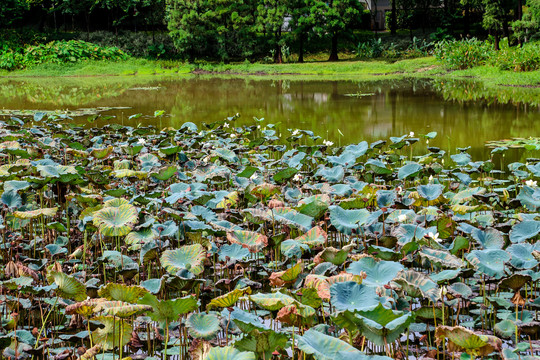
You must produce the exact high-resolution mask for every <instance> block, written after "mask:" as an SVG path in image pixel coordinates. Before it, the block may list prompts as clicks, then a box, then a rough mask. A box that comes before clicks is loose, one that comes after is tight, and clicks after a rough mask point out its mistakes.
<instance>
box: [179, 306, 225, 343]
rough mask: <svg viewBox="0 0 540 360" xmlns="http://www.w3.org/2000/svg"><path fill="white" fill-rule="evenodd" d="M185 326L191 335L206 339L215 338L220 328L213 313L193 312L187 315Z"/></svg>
mask: <svg viewBox="0 0 540 360" xmlns="http://www.w3.org/2000/svg"><path fill="white" fill-rule="evenodd" d="M186 326H187V328H188V331H189V334H190V335H191V336H193V337H194V338H196V339H206V340H211V339H213V338H215V337H216V334H217V333H218V331H219V329H220V326H219V319H218V317H217V316H216V315H213V314H198V313H193V314H191V315H189V316H188V318H187V320H186Z"/></svg>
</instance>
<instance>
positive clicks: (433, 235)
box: [426, 231, 442, 243]
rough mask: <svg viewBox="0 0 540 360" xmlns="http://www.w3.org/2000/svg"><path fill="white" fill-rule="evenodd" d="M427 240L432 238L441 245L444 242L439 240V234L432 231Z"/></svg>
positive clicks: (427, 235)
mask: <svg viewBox="0 0 540 360" xmlns="http://www.w3.org/2000/svg"><path fill="white" fill-rule="evenodd" d="M426 237H427V238H430V239H432V240H434V241H436V242H438V243H440V242H441V241H442V240H441V239H439V233H435V234H434V233H432V232H431V231H430V232H428V233H427V234H426Z"/></svg>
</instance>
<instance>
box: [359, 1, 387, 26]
mask: <svg viewBox="0 0 540 360" xmlns="http://www.w3.org/2000/svg"><path fill="white" fill-rule="evenodd" d="M360 2H361V3H363V4H364V5H365V6H366V9H368V10H369V11H371V28H372V29H373V30H384V29H386V13H387V12H389V11H392V2H391V0H360Z"/></svg>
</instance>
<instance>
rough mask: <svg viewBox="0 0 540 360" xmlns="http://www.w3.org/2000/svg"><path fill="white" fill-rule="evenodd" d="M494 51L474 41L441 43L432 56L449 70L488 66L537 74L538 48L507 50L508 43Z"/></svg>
mask: <svg viewBox="0 0 540 360" xmlns="http://www.w3.org/2000/svg"><path fill="white" fill-rule="evenodd" d="M497 47H498V48H499V51H496V50H495V49H494V48H493V45H492V44H490V43H488V42H485V41H480V40H477V39H469V40H462V41H455V40H454V41H445V42H441V43H439V44H437V46H436V47H435V51H434V54H435V56H436V57H437V58H438V59H439V60H441V61H442V63H443V64H444V65H445V66H446V67H448V68H449V69H468V68H472V67H475V66H482V65H491V66H495V67H498V68H500V69H501V70H511V71H534V70H540V44H539V43H527V44H525V45H524V46H522V47H510V46H509V45H508V41H507V40H506V41H502V42H500V43H499V44H498V45H497Z"/></svg>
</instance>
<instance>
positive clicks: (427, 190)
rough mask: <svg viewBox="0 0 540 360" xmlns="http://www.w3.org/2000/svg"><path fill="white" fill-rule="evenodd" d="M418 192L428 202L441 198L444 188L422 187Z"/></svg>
mask: <svg viewBox="0 0 540 360" xmlns="http://www.w3.org/2000/svg"><path fill="white" fill-rule="evenodd" d="M416 190H417V191H418V194H419V195H420V196H421V197H423V198H424V199H426V200H427V201H433V200H436V199H437V198H438V197H439V196H441V194H442V192H443V186H442V185H440V184H428V185H420V186H418V187H417V188H416Z"/></svg>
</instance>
